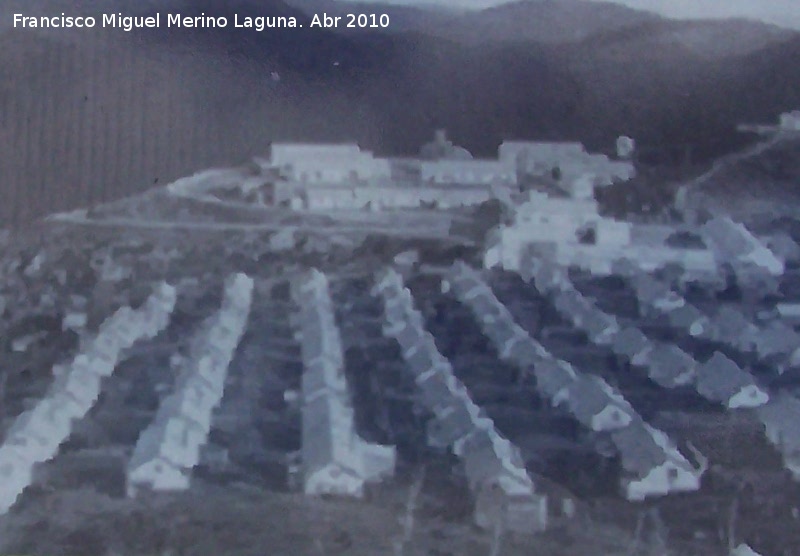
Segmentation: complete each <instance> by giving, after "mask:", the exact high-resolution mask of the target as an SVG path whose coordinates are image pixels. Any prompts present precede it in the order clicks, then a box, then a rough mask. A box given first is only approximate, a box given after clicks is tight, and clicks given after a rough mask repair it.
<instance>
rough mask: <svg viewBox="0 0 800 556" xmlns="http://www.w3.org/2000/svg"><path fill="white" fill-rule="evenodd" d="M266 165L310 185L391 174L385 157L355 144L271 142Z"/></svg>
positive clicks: (371, 178)
mask: <svg viewBox="0 0 800 556" xmlns="http://www.w3.org/2000/svg"><path fill="white" fill-rule="evenodd" d="M257 162H258V163H259V164H261V165H264V164H265V162H264V161H257ZM266 164H268V165H269V166H270V167H272V168H277V169H279V170H280V172H281V174H282V175H283V176H284V177H285V178H286V179H288V180H290V181H295V182H300V183H305V184H313V185H323V184H342V183H357V182H365V181H366V182H369V181H373V180H378V179H388V178H389V177H390V175H391V169H390V166H389V161H388V160H386V159H377V158H375V157H374V156H373V155H372V153H371V152H368V151H362V150H361V149H360V148H359V146H358V145H356V144H327V145H326V144H304V143H273V144H272V146H271V147H270V156H269V161H268V162H267V163H266Z"/></svg>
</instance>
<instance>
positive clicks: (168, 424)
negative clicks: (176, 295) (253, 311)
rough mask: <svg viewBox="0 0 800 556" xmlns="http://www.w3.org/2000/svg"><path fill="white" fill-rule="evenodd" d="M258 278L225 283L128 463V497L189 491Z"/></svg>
mask: <svg viewBox="0 0 800 556" xmlns="http://www.w3.org/2000/svg"><path fill="white" fill-rule="evenodd" d="M252 291H253V281H252V279H250V278H249V277H248V276H246V275H245V274H235V275H232V276H229V277H228V278H227V279H226V281H225V286H224V297H223V301H222V306H221V308H220V310H219V311H218V312H217V313H215V314H214V315H213V316H211V317H210V318H209V319H208V320H206V321H205V322H204V323H203V326H202V327H201V330H200V332H199V333H198V334H197V335H196V336H195V337H194V338H193V339H192V344H191V349H190V353H189V356H188V358H186V359H182V360H180V361H179V362H178V363H177V365H178V367H179V368H178V369H177V372H178V376H177V379H176V383H175V385H174V388H173V391H172V393H171V394H170V395H169V396H167V397H166V398H165V399H164V400H163V401H162V403H161V405H160V406H159V408H158V411H157V412H156V415H155V417H154V418H153V421H152V422H151V423H150V425H149V426H148V427H147V428H146V429H145V430H144V431H142V433H141V434H140V435H139V439H138V440H137V442H136V447H135V448H134V451H133V455H132V456H131V458H130V460H129V462H128V468H127V483H128V484H127V488H128V495H129V496H135V495H136V494H137V493H138V492H139V491H140V490H142V489H148V490H155V491H159V490H166V491H172V490H184V489H187V488H189V483H190V479H191V471H192V469H193V468H194V467H195V466H196V465H197V464H198V462H199V461H200V453H201V449H202V447H203V446H205V444H206V442H207V440H208V434H209V432H210V431H211V420H212V415H213V411H214V408H216V407H217V406H218V405H219V403H220V401H221V400H222V395H223V392H224V390H225V379H226V377H227V373H228V366H229V365H230V362H231V360H232V359H233V355H234V352H235V351H236V347H237V346H238V345H239V340H240V339H241V337H242V334H243V333H244V330H245V326H246V324H247V321H248V318H249V314H250V305H251V301H252Z"/></svg>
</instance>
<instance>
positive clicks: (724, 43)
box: [574, 18, 800, 59]
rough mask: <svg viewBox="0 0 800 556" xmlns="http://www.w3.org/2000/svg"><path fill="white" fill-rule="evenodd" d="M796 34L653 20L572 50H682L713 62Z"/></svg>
mask: <svg viewBox="0 0 800 556" xmlns="http://www.w3.org/2000/svg"><path fill="white" fill-rule="evenodd" d="M798 36H800V33H797V32H796V31H791V30H788V29H783V28H781V27H777V26H775V25H770V24H767V23H762V22H759V21H751V20H747V19H727V20H673V19H661V18H659V19H654V20H649V21H645V22H641V23H637V24H635V25H629V26H625V27H621V28H618V29H612V30H608V31H603V32H598V33H595V34H594V35H592V36H590V37H587V38H586V39H584V40H583V41H579V42H577V43H576V44H575V45H574V47H575V48H577V49H579V50H581V51H582V53H583V52H588V51H591V52H593V53H595V54H600V53H602V54H604V55H605V56H608V57H617V58H624V57H627V56H630V55H631V54H632V53H637V54H641V53H650V54H652V55H656V56H658V55H661V54H664V53H667V54H670V53H672V52H675V51H684V52H685V53H686V54H693V55H696V56H700V57H704V58H709V59H716V58H723V57H727V56H740V55H744V54H748V53H751V52H755V51H757V50H760V49H762V48H766V47H768V46H770V45H773V44H779V43H781V42H784V41H788V40H790V39H792V38H794V37H798Z"/></svg>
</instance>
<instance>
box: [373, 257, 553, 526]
mask: <svg viewBox="0 0 800 556" xmlns="http://www.w3.org/2000/svg"><path fill="white" fill-rule="evenodd" d="M373 294H374V295H376V296H379V297H380V298H381V299H382V300H383V305H384V329H383V331H384V335H385V336H387V337H390V338H393V339H394V340H395V341H397V343H398V344H399V346H400V349H401V351H402V356H403V359H404V361H405V363H406V366H407V368H408V370H409V371H410V372H411V373H412V374H413V376H414V380H415V383H416V385H417V388H418V389H419V393H420V398H421V401H422V403H423V405H424V406H425V408H426V409H427V410H428V411H429V412H430V413H431V414H433V417H432V419H431V421H429V424H428V442H429V443H430V445H431V446H434V447H436V448H440V449H447V448H449V449H451V450H452V452H453V453H454V454H455V455H456V456H457V457H459V459H460V460H461V462H462V463H463V465H464V470H465V473H466V477H467V480H468V482H469V486H470V489H471V491H472V493H473V496H474V499H475V513H474V519H475V523H476V524H477V525H478V526H480V527H484V528H491V527H493V526H496V525H497V523H498V520H500V522H502V523H503V526H504V527H506V528H508V529H510V530H517V531H521V532H528V533H530V532H535V531H540V530H544V529H545V528H546V527H547V518H548V514H547V511H548V510H547V497H546V496H545V495H543V494H541V493H538V492H537V491H536V488H535V486H534V483H533V481H532V480H531V478H530V477H529V476H528V474H527V472H526V470H525V466H524V463H523V461H522V457H521V455H520V453H519V450H518V448H517V447H516V446H514V445H513V444H512V443H511V442H509V441H508V439H506V438H504V437H503V436H501V435H500V434H499V433H498V432H497V430H496V429H495V426H494V423H493V422H492V420H491V419H490V418H489V417H488V416H486V415H485V413H484V412H482V411H481V410H480V409H479V408H478V406H476V405H475V403H474V402H473V401H472V399H471V398H470V396H469V393H468V392H467V389H466V387H465V386H464V384H463V383H461V382H460V381H459V380H458V379H457V378H456V376H455V375H454V374H453V369H452V367H451V365H450V363H449V362H448V360H447V359H446V358H445V357H444V356H443V355H442V354H441V353H439V351H438V349H437V347H436V343H435V341H434V338H433V336H432V335H431V334H430V332H428V331H427V330H426V328H425V325H424V321H423V316H422V314H421V313H420V312H419V311H418V310H417V309H416V308H415V307H414V302H413V299H412V296H411V292H410V291H409V290H408V289H407V288H405V287H404V285H403V280H402V278H401V276H400V275H399V274H398V273H397V272H395V271H394V270H390V269H387V270H385V271H383V272H381V273H380V274H379V275H378V276H377V277H376V283H375V286H374V289H373Z"/></svg>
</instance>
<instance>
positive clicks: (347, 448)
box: [293, 270, 396, 498]
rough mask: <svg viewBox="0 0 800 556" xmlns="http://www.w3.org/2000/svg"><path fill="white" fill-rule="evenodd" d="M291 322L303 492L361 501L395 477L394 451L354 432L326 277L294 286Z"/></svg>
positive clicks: (315, 275)
mask: <svg viewBox="0 0 800 556" xmlns="http://www.w3.org/2000/svg"><path fill="white" fill-rule="evenodd" d="M293 298H294V302H295V304H296V305H297V307H298V310H297V313H296V314H295V317H294V321H295V324H296V335H297V337H298V339H299V340H300V345H301V352H302V359H303V380H302V388H303V395H302V403H303V407H302V420H303V421H302V466H303V480H304V491H305V493H306V494H309V495H322V494H335V495H341V496H352V497H357V498H361V497H362V496H363V495H364V485H365V483H367V482H374V481H379V480H381V479H383V478H385V477H387V476H391V475H393V474H394V468H395V460H396V453H395V448H394V447H393V446H381V445H378V444H371V443H368V442H365V441H364V440H363V439H362V438H361V437H360V436H358V434H357V433H356V430H355V421H354V411H353V406H352V404H351V401H350V394H349V391H348V386H347V378H346V376H345V372H344V360H343V355H342V344H341V338H340V334H339V328H338V326H337V325H336V319H335V315H334V312H333V303H332V301H331V298H330V293H329V291H328V281H327V278H326V277H325V275H324V274H322V273H321V272H319V271H317V270H311V271H310V272H308V273H307V274H306V275H305V276H303V277H302V278H301V279H300V280H299V281H297V282H295V283H294V288H293Z"/></svg>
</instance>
